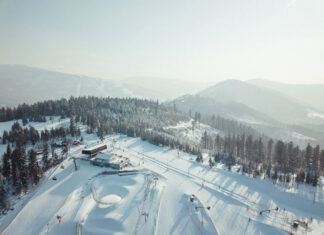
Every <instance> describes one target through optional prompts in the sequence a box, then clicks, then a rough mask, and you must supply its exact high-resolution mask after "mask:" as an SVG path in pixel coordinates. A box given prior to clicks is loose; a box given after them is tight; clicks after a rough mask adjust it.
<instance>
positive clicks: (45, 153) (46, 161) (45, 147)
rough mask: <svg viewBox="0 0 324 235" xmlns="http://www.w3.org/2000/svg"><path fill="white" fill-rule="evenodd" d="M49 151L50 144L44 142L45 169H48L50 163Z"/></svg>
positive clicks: (43, 158)
mask: <svg viewBox="0 0 324 235" xmlns="http://www.w3.org/2000/svg"><path fill="white" fill-rule="evenodd" d="M48 153H49V151H48V144H47V142H44V144H43V157H42V162H43V169H44V170H47V168H48V163H49V161H48Z"/></svg>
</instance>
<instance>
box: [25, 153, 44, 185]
mask: <svg viewBox="0 0 324 235" xmlns="http://www.w3.org/2000/svg"><path fill="white" fill-rule="evenodd" d="M28 155H29V163H28V169H29V174H30V178H31V180H32V184H33V185H37V184H38V183H39V180H40V178H41V174H42V170H41V168H40V167H39V165H38V162H37V158H36V153H35V152H34V150H30V151H29V154H28Z"/></svg>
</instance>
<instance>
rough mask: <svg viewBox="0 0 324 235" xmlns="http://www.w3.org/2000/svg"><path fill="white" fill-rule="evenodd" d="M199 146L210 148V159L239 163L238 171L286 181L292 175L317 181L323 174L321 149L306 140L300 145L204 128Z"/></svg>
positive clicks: (310, 181) (296, 177) (299, 181)
mask: <svg viewBox="0 0 324 235" xmlns="http://www.w3.org/2000/svg"><path fill="white" fill-rule="evenodd" d="M201 147H202V148H203V149H205V150H208V151H211V152H214V155H213V157H214V161H215V162H223V163H225V164H226V165H227V166H232V165H234V164H239V165H240V166H241V171H242V173H248V174H252V175H254V176H257V175H261V174H262V173H263V174H264V175H266V176H268V177H269V178H272V179H274V180H280V181H282V182H288V181H290V180H292V179H291V177H292V176H295V181H296V182H297V183H301V182H305V183H308V184H312V185H314V186H316V185H317V180H318V177H319V176H320V175H323V174H324V150H321V149H320V146H319V145H317V146H316V147H315V148H314V147H312V146H311V145H310V144H308V145H307V147H306V148H305V149H300V147H299V146H298V145H294V144H293V143H292V142H289V143H286V142H284V141H282V140H277V141H274V140H272V139H269V140H268V141H266V143H265V142H264V141H263V139H262V137H259V138H253V137H252V136H251V135H249V136H245V135H244V134H243V135H227V136H225V137H222V136H219V135H217V136H215V137H214V136H210V135H208V134H207V132H205V134H204V135H203V136H202V139H201Z"/></svg>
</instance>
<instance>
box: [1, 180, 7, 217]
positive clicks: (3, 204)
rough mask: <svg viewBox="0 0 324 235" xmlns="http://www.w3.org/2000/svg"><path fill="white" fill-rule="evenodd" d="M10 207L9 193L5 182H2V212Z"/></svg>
mask: <svg viewBox="0 0 324 235" xmlns="http://www.w3.org/2000/svg"><path fill="white" fill-rule="evenodd" d="M8 207H9V202H8V192H7V190H6V188H5V185H4V183H3V182H0V211H4V210H6V209H7V208H8Z"/></svg>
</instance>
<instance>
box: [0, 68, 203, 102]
mask: <svg viewBox="0 0 324 235" xmlns="http://www.w3.org/2000/svg"><path fill="white" fill-rule="evenodd" d="M0 82H1V84H5V85H4V86H1V87H0V106H16V105H18V104H21V103H23V102H25V103H33V102H37V101H42V100H45V99H59V98H62V97H64V98H68V97H70V96H71V95H72V96H84V95H93V96H101V97H105V96H110V97H138V98H147V99H155V100H156V99H159V100H160V101H165V100H170V99H174V98H176V97H178V96H181V95H185V94H188V93H195V92H197V91H199V90H201V89H203V88H206V87H207V86H208V84H201V83H195V82H187V81H179V80H173V79H165V78H155V77H154V78H152V77H130V78H126V79H123V80H118V81H117V80H107V79H100V78H93V77H87V76H80V75H74V74H66V73H60V72H54V71H49V70H45V69H39V68H32V67H27V66H23V65H0Z"/></svg>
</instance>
